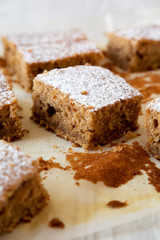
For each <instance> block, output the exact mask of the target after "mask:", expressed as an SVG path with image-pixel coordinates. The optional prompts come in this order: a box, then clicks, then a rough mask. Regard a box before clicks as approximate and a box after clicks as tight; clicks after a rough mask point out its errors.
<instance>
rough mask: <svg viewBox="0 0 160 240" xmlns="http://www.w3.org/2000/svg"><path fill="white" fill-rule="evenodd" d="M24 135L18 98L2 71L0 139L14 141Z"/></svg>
mask: <svg viewBox="0 0 160 240" xmlns="http://www.w3.org/2000/svg"><path fill="white" fill-rule="evenodd" d="M22 136H23V131H22V130H21V121H20V119H19V116H18V115H17V103H16V98H15V96H14V94H13V92H12V90H11V86H10V84H9V83H8V81H7V79H6V77H5V76H4V75H3V74H2V72H0V139H4V140H6V141H14V140H15V139H18V138H20V137H22Z"/></svg>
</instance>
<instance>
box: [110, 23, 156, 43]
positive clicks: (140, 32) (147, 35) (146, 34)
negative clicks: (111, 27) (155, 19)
mask: <svg viewBox="0 0 160 240" xmlns="http://www.w3.org/2000/svg"><path fill="white" fill-rule="evenodd" d="M114 34H115V35H118V36H122V37H125V38H128V39H135V40H142V39H146V40H154V41H160V25H158V24H155V25H145V26H135V27H133V28H126V29H121V30H117V31H115V32H114Z"/></svg>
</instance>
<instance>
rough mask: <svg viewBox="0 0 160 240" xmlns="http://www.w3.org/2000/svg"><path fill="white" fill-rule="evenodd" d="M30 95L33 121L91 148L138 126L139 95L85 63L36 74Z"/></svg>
mask: <svg viewBox="0 0 160 240" xmlns="http://www.w3.org/2000/svg"><path fill="white" fill-rule="evenodd" d="M32 98H33V108H32V112H33V119H34V120H35V121H36V122H39V123H40V125H44V126H45V127H46V128H47V129H49V130H51V131H53V132H55V133H56V134H57V135H58V136H61V137H63V138H65V139H67V140H69V141H71V142H74V143H75V144H77V145H80V146H83V147H84V148H86V149H93V148H94V147H95V146H97V145H98V144H101V145H103V144H106V143H108V142H110V141H111V140H113V139H116V138H119V137H120V136H122V135H123V134H124V133H125V132H127V131H130V130H131V131H132V130H135V129H137V119H138V115H139V113H140V112H141V105H140V102H141V99H142V95H141V93H139V92H138V91H137V90H136V89H134V88H133V87H131V86H130V85H129V84H127V83H126V81H125V80H124V79H123V78H121V77H119V76H117V75H114V74H113V73H112V72H111V71H109V70H107V69H104V68H102V67H94V66H86V65H85V66H76V67H68V68H63V69H54V70H51V71H49V72H46V73H43V74H39V75H38V76H37V77H36V78H35V79H34V85H33V94H32Z"/></svg>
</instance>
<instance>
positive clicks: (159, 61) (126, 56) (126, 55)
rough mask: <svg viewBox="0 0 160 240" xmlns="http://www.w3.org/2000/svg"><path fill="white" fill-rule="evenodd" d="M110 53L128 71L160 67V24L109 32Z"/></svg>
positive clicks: (114, 60)
mask: <svg viewBox="0 0 160 240" xmlns="http://www.w3.org/2000/svg"><path fill="white" fill-rule="evenodd" d="M108 39H109V42H108V46H107V49H108V55H109V57H110V58H111V59H112V60H113V62H114V63H115V64H117V65H118V66H119V67H121V68H123V69H125V70H128V71H143V70H151V69H156V68H159V67H160V25H158V24H155V25H145V26H135V27H132V28H128V29H127V28H126V29H120V30H116V31H114V32H111V33H108Z"/></svg>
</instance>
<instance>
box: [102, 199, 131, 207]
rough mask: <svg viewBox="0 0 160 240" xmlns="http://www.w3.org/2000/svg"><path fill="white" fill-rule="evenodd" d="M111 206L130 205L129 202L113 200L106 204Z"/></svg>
mask: <svg viewBox="0 0 160 240" xmlns="http://www.w3.org/2000/svg"><path fill="white" fill-rule="evenodd" d="M106 206H108V207H109V208H122V207H126V206H128V203H127V202H121V201H119V200H112V201H110V202H108V203H107V204H106Z"/></svg>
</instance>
